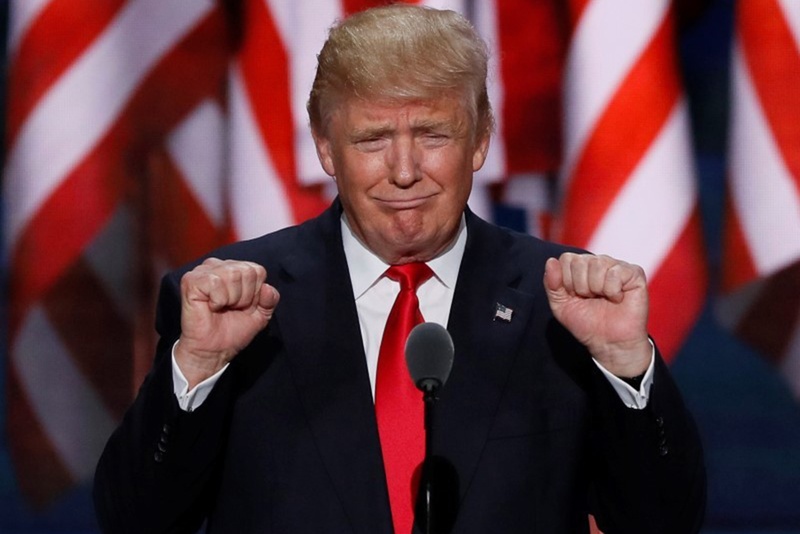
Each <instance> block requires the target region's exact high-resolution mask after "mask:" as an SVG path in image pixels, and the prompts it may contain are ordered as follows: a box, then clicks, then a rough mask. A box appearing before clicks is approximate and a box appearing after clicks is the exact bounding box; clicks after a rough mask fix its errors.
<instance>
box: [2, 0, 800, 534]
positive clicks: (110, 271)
mask: <svg viewBox="0 0 800 534" xmlns="http://www.w3.org/2000/svg"><path fill="white" fill-rule="evenodd" d="M383 3H385V2H383V1H379V0H217V1H214V0H192V1H183V0H127V1H125V0H12V1H10V2H5V3H3V4H2V8H3V21H4V24H3V30H2V31H3V32H4V36H5V38H4V39H3V43H4V46H5V55H4V58H5V59H4V61H5V63H4V66H5V69H4V74H5V80H4V82H5V83H4V84H3V90H4V92H5V104H6V105H5V106H4V108H3V109H4V115H3V117H2V118H3V126H4V133H5V137H4V139H5V141H4V143H3V151H4V159H3V178H2V197H0V199H1V200H2V215H3V226H2V245H3V246H2V250H3V257H2V258H3V260H2V275H3V293H2V299H0V311H2V313H3V318H4V319H5V321H4V329H3V336H4V338H3V341H4V343H3V345H2V348H1V349H0V367H1V368H2V370H0V378H2V379H3V380H2V383H1V385H0V423H2V428H0V532H11V533H20V534H21V533H26V534H30V533H34V532H36V533H44V532H54V533H55V532H57V533H72V534H77V533H90V532H95V527H94V521H93V517H92V510H91V505H90V501H89V498H88V489H89V487H90V484H91V476H92V472H93V469H94V465H95V462H96V461H97V458H98V455H99V453H100V451H101V449H102V446H103V444H104V442H105V440H106V439H107V437H108V435H109V434H110V432H111V430H112V429H113V428H114V426H115V425H116V423H117V421H118V420H119V419H120V417H121V416H122V413H123V412H124V410H125V408H126V406H127V405H128V404H129V403H130V402H131V400H132V398H133V396H134V395H135V392H136V389H137V387H138V384H139V383H140V382H141V379H142V377H143V376H144V373H146V371H147V369H148V367H149V363H150V360H151V358H152V349H153V346H154V339H153V335H154V333H153V329H152V324H153V320H154V317H153V315H152V312H153V305H154V299H155V293H154V291H155V288H156V287H157V281H158V278H159V277H160V276H161V275H162V274H163V273H164V272H165V270H167V269H169V268H173V267H175V266H177V265H180V264H181V263H183V262H185V261H188V260H189V259H191V258H193V257H195V256H197V255H199V254H201V253H203V252H206V251H208V250H209V249H211V248H213V247H215V246H218V245H221V244H223V243H225V242H229V241H231V240H234V239H244V238H250V237H254V236H256V235H260V234H263V233H266V232H269V231H271V230H275V229H278V228H281V227H284V226H286V225H290V224H294V223H296V222H300V221H303V220H305V219H307V218H309V217H312V216H314V215H316V214H317V213H319V212H320V211H321V210H322V209H324V207H325V206H326V205H327V204H328V203H329V202H330V200H331V198H332V195H333V194H335V193H334V189H333V186H332V184H331V181H330V179H329V178H328V177H326V176H325V175H324V174H323V173H322V172H321V169H320V168H319V165H318V163H317V159H316V154H315V151H314V148H313V144H312V142H311V137H310V134H309V133H308V129H307V118H306V114H305V102H306V99H307V95H308V91H309V88H310V85H311V81H312V79H313V76H314V67H315V63H316V53H317V52H318V51H319V48H320V47H321V45H322V43H323V41H324V39H325V37H326V30H327V28H328V27H329V26H330V25H331V23H332V22H333V21H334V20H336V19H337V18H340V17H342V16H345V15H347V14H349V13H352V12H355V11H358V10H361V9H364V8H367V7H369V6H372V5H378V4H383ZM417 3H420V4H425V5H430V6H433V7H439V8H449V9H454V10H457V11H460V12H462V13H464V14H465V15H467V16H468V17H469V18H470V19H471V20H472V21H473V23H474V24H475V26H476V27H477V28H478V30H479V31H480V32H481V34H482V35H483V36H484V37H485V38H486V40H487V42H488V43H489V46H490V48H491V51H492V55H493V57H494V61H493V63H492V65H491V69H490V77H491V87H490V96H491V99H492V103H493V106H494V110H495V114H496V119H497V131H496V135H495V137H494V138H493V141H492V147H491V153H490V156H489V158H488V161H487V164H486V166H485V168H484V169H483V170H482V171H481V173H480V174H479V176H478V177H477V179H476V185H475V188H474V191H473V196H472V198H471V199H470V204H471V206H472V208H473V209H474V210H475V211H476V212H478V213H479V214H481V215H482V216H484V217H485V218H487V219H491V220H494V221H496V222H498V223H500V224H504V225H507V226H511V227H513V228H516V229H519V230H521V231H526V232H529V233H532V234H535V235H538V236H541V237H545V238H550V239H555V240H559V241H563V242H567V243H570V244H575V245H578V246H581V247H586V248H588V249H590V250H592V251H594V252H597V253H606V254H611V255H615V256H618V257H621V258H625V259H627V260H630V261H633V262H636V263H639V264H640V265H642V266H643V267H644V268H645V270H646V272H647V274H648V279H649V284H650V288H651V295H652V297H651V299H652V313H651V318H650V329H651V331H652V332H653V334H654V336H655V337H656V339H657V341H658V342H659V345H660V347H661V349H662V351H663V352H664V354H665V356H666V358H667V359H668V360H669V361H670V362H671V365H672V366H673V370H674V372H675V374H676V377H677V379H678V381H679V384H680V386H681V388H682V389H683V390H684V392H685V394H686V398H687V402H688V403H689V404H690V407H691V408H692V409H693V411H694V412H695V414H696V416H697V419H698V423H699V424H700V427H701V432H702V434H703V437H704V440H705V446H706V455H707V457H708V464H709V477H710V490H709V491H710V495H709V498H710V501H709V512H708V521H707V532H709V533H711V532H728V531H734V530H735V531H736V532H740V533H741V532H751V533H755V532H771V531H775V532H777V531H780V532H783V533H787V532H795V533H800V508H799V507H798V506H797V488H798V487H800V403H798V399H800V268H799V267H798V266H800V111H798V110H800V46H799V45H798V43H800V2H797V1H796V0H740V1H739V2H734V1H733V0H702V1H695V0H683V1H677V0H676V1H672V2H671V1H670V0H642V1H635V2H632V1H630V0H569V1H567V0H425V1H422V0H420V1H418V2H417ZM791 529H794V530H791Z"/></svg>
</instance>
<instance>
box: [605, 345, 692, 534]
mask: <svg viewBox="0 0 800 534" xmlns="http://www.w3.org/2000/svg"><path fill="white" fill-rule="evenodd" d="M591 388H592V397H593V400H594V401H596V403H595V405H594V420H593V422H592V432H591V436H592V443H591V446H590V456H591V466H592V467H591V469H592V477H591V479H592V487H591V493H590V508H591V509H592V511H593V513H594V514H595V517H596V519H597V523H598V526H599V528H600V529H601V530H602V531H603V532H604V533H605V534H617V533H641V532H648V533H652V534H661V533H663V534H679V533H680V534H684V533H685V534H690V533H694V532H699V531H700V528H701V526H702V522H703V517H704V512H705V503H706V475H705V467H704V461H703V451H702V447H701V444H700V438H699V435H698V432H697V428H696V426H695V424H694V421H693V420H692V417H691V415H690V414H689V412H688V411H687V410H686V408H685V406H684V404H683V401H682V399H681V395H680V393H679V391H678V388H677V386H676V385H675V383H674V381H673V380H672V377H671V376H670V373H669V370H668V369H667V366H666V365H665V364H664V362H663V360H662V358H661V356H660V355H659V354H656V362H655V374H654V379H653V385H652V389H651V392H650V400H649V402H648V405H647V407H646V408H645V409H643V410H635V409H631V408H628V407H626V406H625V405H624V404H623V403H622V402H621V401H620V400H619V397H618V396H616V393H615V392H614V391H613V388H612V387H611V386H610V384H608V382H607V380H606V379H605V377H604V376H603V375H602V373H600V372H599V370H598V372H597V373H594V376H593V377H592V385H591Z"/></svg>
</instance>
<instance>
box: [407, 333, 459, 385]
mask: <svg viewBox="0 0 800 534" xmlns="http://www.w3.org/2000/svg"><path fill="white" fill-rule="evenodd" d="M454 354H455V348H454V347H453V338H451V337H450V334H449V333H448V332H447V330H446V329H445V328H444V327H443V326H442V325H440V324H436V323H422V324H418V325H417V326H415V327H414V328H413V329H412V330H411V333H410V334H409V335H408V339H407V340H406V364H407V365H408V372H409V373H410V374H411V379H412V380H413V381H414V384H416V386H417V388H419V389H421V390H422V391H425V392H431V391H434V390H436V389H438V388H440V387H442V386H443V385H444V384H445V382H447V378H448V377H449V376H450V370H451V369H452V368H453V355H454Z"/></svg>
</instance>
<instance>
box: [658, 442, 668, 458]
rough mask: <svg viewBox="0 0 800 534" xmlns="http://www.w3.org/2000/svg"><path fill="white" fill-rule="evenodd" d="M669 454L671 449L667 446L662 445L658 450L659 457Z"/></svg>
mask: <svg viewBox="0 0 800 534" xmlns="http://www.w3.org/2000/svg"><path fill="white" fill-rule="evenodd" d="M668 454H669V447H668V446H667V445H666V444H665V445H661V446H660V447H659V448H658V455H659V456H666V455H668Z"/></svg>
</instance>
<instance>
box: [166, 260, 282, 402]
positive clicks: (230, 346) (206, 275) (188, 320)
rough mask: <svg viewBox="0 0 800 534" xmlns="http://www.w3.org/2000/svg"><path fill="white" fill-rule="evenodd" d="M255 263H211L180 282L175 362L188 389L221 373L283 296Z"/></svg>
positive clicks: (195, 269) (218, 261) (270, 314)
mask: <svg viewBox="0 0 800 534" xmlns="http://www.w3.org/2000/svg"><path fill="white" fill-rule="evenodd" d="M266 279H267V271H266V269H264V267H262V266H261V265H258V264H257V263H251V262H246V261H234V260H224V261H223V260H219V259H217V258H209V259H207V260H205V261H204V262H203V263H202V264H201V265H198V266H197V267H195V268H194V269H193V270H191V271H189V272H188V273H186V274H185V275H183V278H182V279H181V337H180V340H179V341H178V344H177V346H176V347H175V360H176V361H177V363H178V367H180V369H181V372H182V373H183V375H184V376H185V377H186V380H187V381H188V382H189V389H192V388H193V387H195V386H196V385H197V384H198V383H200V382H202V381H203V380H205V379H206V378H208V377H210V376H212V375H213V374H215V373H216V372H217V371H219V370H220V369H222V368H223V367H224V366H225V365H226V364H227V363H228V362H230V361H231V360H232V359H233V357H234V356H236V355H237V354H238V353H239V352H240V351H241V350H242V349H244V348H245V347H246V346H247V345H248V344H249V343H250V342H251V341H252V340H253V338H254V337H255V336H256V334H258V333H259V332H260V331H261V330H263V329H264V328H265V327H266V326H267V324H268V323H269V321H270V319H271V318H272V314H273V313H274V312H275V306H277V304H278V300H279V298H280V295H279V294H278V291H277V290H276V289H275V288H274V287H272V286H271V285H269V284H267V283H266Z"/></svg>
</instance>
